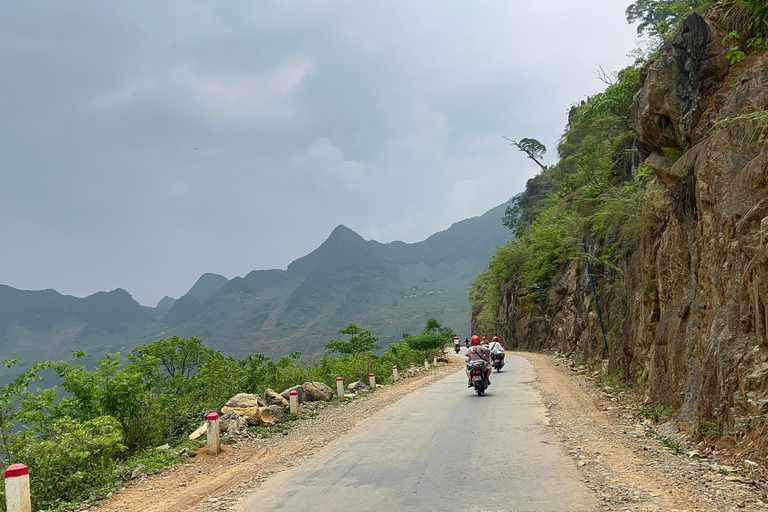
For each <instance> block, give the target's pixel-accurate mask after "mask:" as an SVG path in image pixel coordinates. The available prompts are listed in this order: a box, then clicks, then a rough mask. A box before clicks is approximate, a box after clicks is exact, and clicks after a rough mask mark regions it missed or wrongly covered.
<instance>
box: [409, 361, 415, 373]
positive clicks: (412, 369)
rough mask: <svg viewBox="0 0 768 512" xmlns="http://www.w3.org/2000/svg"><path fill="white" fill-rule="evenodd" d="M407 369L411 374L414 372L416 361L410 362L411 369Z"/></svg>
mask: <svg viewBox="0 0 768 512" xmlns="http://www.w3.org/2000/svg"><path fill="white" fill-rule="evenodd" d="M408 371H409V372H411V375H413V374H414V373H416V363H411V369H410V370H408Z"/></svg>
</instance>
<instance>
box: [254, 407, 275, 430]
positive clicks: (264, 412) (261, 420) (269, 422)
mask: <svg viewBox="0 0 768 512" xmlns="http://www.w3.org/2000/svg"><path fill="white" fill-rule="evenodd" d="M273 407H275V406H273ZM258 425H259V426H260V427H272V426H275V425H277V418H276V417H275V414H274V412H273V411H272V409H271V408H270V407H259V412H258Z"/></svg>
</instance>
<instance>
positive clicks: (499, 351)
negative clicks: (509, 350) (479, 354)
mask: <svg viewBox="0 0 768 512" xmlns="http://www.w3.org/2000/svg"><path fill="white" fill-rule="evenodd" d="M488 350H490V351H491V358H492V359H493V358H494V357H499V358H501V360H502V361H504V359H505V358H506V354H505V353H504V347H502V346H501V343H500V342H499V337H498V336H494V337H493V341H491V344H490V345H488Z"/></svg>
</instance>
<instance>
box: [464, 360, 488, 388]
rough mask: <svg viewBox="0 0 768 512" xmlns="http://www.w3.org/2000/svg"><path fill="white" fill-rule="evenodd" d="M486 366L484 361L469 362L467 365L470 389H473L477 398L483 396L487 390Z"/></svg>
mask: <svg viewBox="0 0 768 512" xmlns="http://www.w3.org/2000/svg"><path fill="white" fill-rule="evenodd" d="M486 364H487V363H486V362H485V361H470V362H468V363H467V367H468V368H469V376H470V378H471V379H472V387H474V388H475V391H476V392H477V396H483V393H485V390H486V389H487V388H488V379H487V377H486V371H487V370H486V366H485V365H486Z"/></svg>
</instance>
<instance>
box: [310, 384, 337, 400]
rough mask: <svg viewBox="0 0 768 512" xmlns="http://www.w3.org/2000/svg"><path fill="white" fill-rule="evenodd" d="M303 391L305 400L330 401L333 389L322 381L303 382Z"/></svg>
mask: <svg viewBox="0 0 768 512" xmlns="http://www.w3.org/2000/svg"><path fill="white" fill-rule="evenodd" d="M304 392H305V395H306V399H307V402H330V401H331V399H332V398H333V390H332V389H331V388H330V386H328V385H327V384H325V383H323V382H305V383H304Z"/></svg>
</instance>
